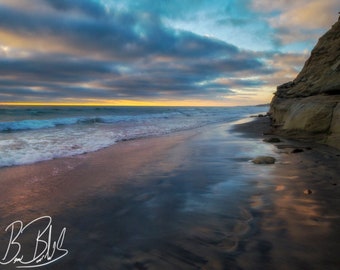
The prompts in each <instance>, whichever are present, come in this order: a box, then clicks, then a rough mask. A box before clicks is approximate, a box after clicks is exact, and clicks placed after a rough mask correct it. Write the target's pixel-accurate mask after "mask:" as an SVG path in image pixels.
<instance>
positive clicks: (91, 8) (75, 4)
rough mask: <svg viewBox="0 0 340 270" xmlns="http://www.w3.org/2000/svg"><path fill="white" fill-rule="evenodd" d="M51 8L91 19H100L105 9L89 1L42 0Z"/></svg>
mask: <svg viewBox="0 0 340 270" xmlns="http://www.w3.org/2000/svg"><path fill="white" fill-rule="evenodd" d="M43 1H45V2H46V3H47V4H49V5H50V6H52V7H53V8H55V9H56V10H59V11H70V10H71V11H78V12H81V13H84V14H87V15H90V16H93V17H96V18H98V17H102V16H105V15H106V11H105V8H104V6H103V5H102V4H100V2H98V1H94V0H89V1H84V0H71V1H70V0H43Z"/></svg>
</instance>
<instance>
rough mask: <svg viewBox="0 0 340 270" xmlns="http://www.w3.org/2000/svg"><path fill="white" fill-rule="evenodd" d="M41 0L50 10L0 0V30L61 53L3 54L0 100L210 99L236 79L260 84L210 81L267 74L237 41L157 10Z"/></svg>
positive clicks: (228, 89)
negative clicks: (177, 24) (170, 19)
mask: <svg viewBox="0 0 340 270" xmlns="http://www.w3.org/2000/svg"><path fill="white" fill-rule="evenodd" d="M41 3H45V4H46V7H48V8H50V9H49V11H48V12H46V13H37V12H33V11H32V10H25V9H22V10H19V9H16V8H13V7H10V6H5V5H2V6H0V32H1V31H5V32H6V33H11V34H12V35H16V36H20V37H21V38H24V39H25V38H27V39H28V40H29V39H36V40H42V41H45V42H56V40H57V42H58V45H60V47H62V48H63V51H62V52H56V51H50V52H48V50H49V48H44V49H45V50H46V51H44V52H38V51H32V49H30V50H31V52H30V53H29V55H28V56H25V57H24V58H22V57H19V56H15V55H12V56H6V57H4V58H1V59H0V101H1V100H9V99H11V98H12V100H15V99H17V100H27V99H32V100H38V99H46V100H51V101H54V100H57V99H62V98H107V99H110V98H119V97H124V98H134V97H139V98H142V97H170V98H171V97H173V96H178V97H180V96H186V97H193V98H194V97H197V96H202V95H203V96H206V97H209V96H211V97H214V96H215V95H219V94H232V91H231V90H230V88H231V87H233V86H235V85H238V86H242V85H243V86H248V87H251V86H254V87H255V86H258V85H257V84H256V83H255V82H253V83H249V82H243V83H242V81H239V83H238V84H237V83H235V85H224V84H219V83H214V82H213V81H214V80H216V79H218V78H221V77H223V76H235V75H236V74H238V73H240V72H242V73H243V74H247V73H249V74H268V73H270V71H268V70H267V69H266V68H265V66H264V64H263V63H262V61H261V60H259V59H258V58H257V57H255V56H252V55H251V54H249V53H248V52H245V51H241V50H239V49H238V48H237V47H236V46H233V45H231V44H228V43H226V42H223V41H220V40H217V39H213V38H209V37H205V36H199V35H197V34H194V33H191V32H188V31H181V30H175V29H172V28H170V27H169V26H165V25H164V23H163V21H162V18H161V16H160V15H161V14H162V12H160V13H159V14H158V13H157V12H155V10H158V11H159V8H155V9H152V8H151V9H150V11H148V9H144V10H139V9H133V10H129V9H125V10H124V11H122V10H120V9H117V8H114V7H110V8H106V7H104V6H103V5H102V4H100V2H96V1H80V0H77V1H66V0H65V1H64V0H63V1H52V0H42V1H41ZM79 14H80V15H81V16H79ZM52 38H53V41H50V40H52ZM59 43H60V44H59ZM21 47H23V48H25V44H22V45H21ZM84 55H86V57H85V56H84ZM84 84H88V85H86V86H84ZM89 87H91V88H89ZM37 89H38V90H37Z"/></svg>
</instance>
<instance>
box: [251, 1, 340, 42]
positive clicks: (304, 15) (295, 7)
mask: <svg viewBox="0 0 340 270" xmlns="http://www.w3.org/2000/svg"><path fill="white" fill-rule="evenodd" d="M252 8H253V9H254V10H255V11H256V12H259V13H262V14H263V15H264V16H265V18H266V20H267V22H268V23H269V24H270V26H271V27H273V28H274V29H275V30H276V31H275V35H276V37H275V38H276V39H277V41H279V43H280V44H282V45H287V44H291V43H296V42H303V41H308V42H310V43H312V44H313V43H314V42H315V41H316V40H317V38H318V37H319V36H320V35H321V34H322V33H323V32H324V31H325V30H326V29H329V28H330V26H331V25H332V24H333V23H334V22H335V21H336V18H337V16H338V14H337V12H338V9H339V1H338V0H327V1H320V0H299V1H295V0H278V1H269V0H252Z"/></svg>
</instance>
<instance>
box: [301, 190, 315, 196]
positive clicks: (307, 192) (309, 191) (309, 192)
mask: <svg viewBox="0 0 340 270" xmlns="http://www.w3.org/2000/svg"><path fill="white" fill-rule="evenodd" d="M303 193H304V194H306V195H310V194H312V193H313V191H312V190H310V189H305V190H304V191H303Z"/></svg>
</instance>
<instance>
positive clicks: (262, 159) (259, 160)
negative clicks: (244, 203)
mask: <svg viewBox="0 0 340 270" xmlns="http://www.w3.org/2000/svg"><path fill="white" fill-rule="evenodd" d="M275 161H276V159H275V158H273V157H270V156H258V157H256V158H254V159H253V160H252V162H253V163H254V164H274V163H275Z"/></svg>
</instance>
